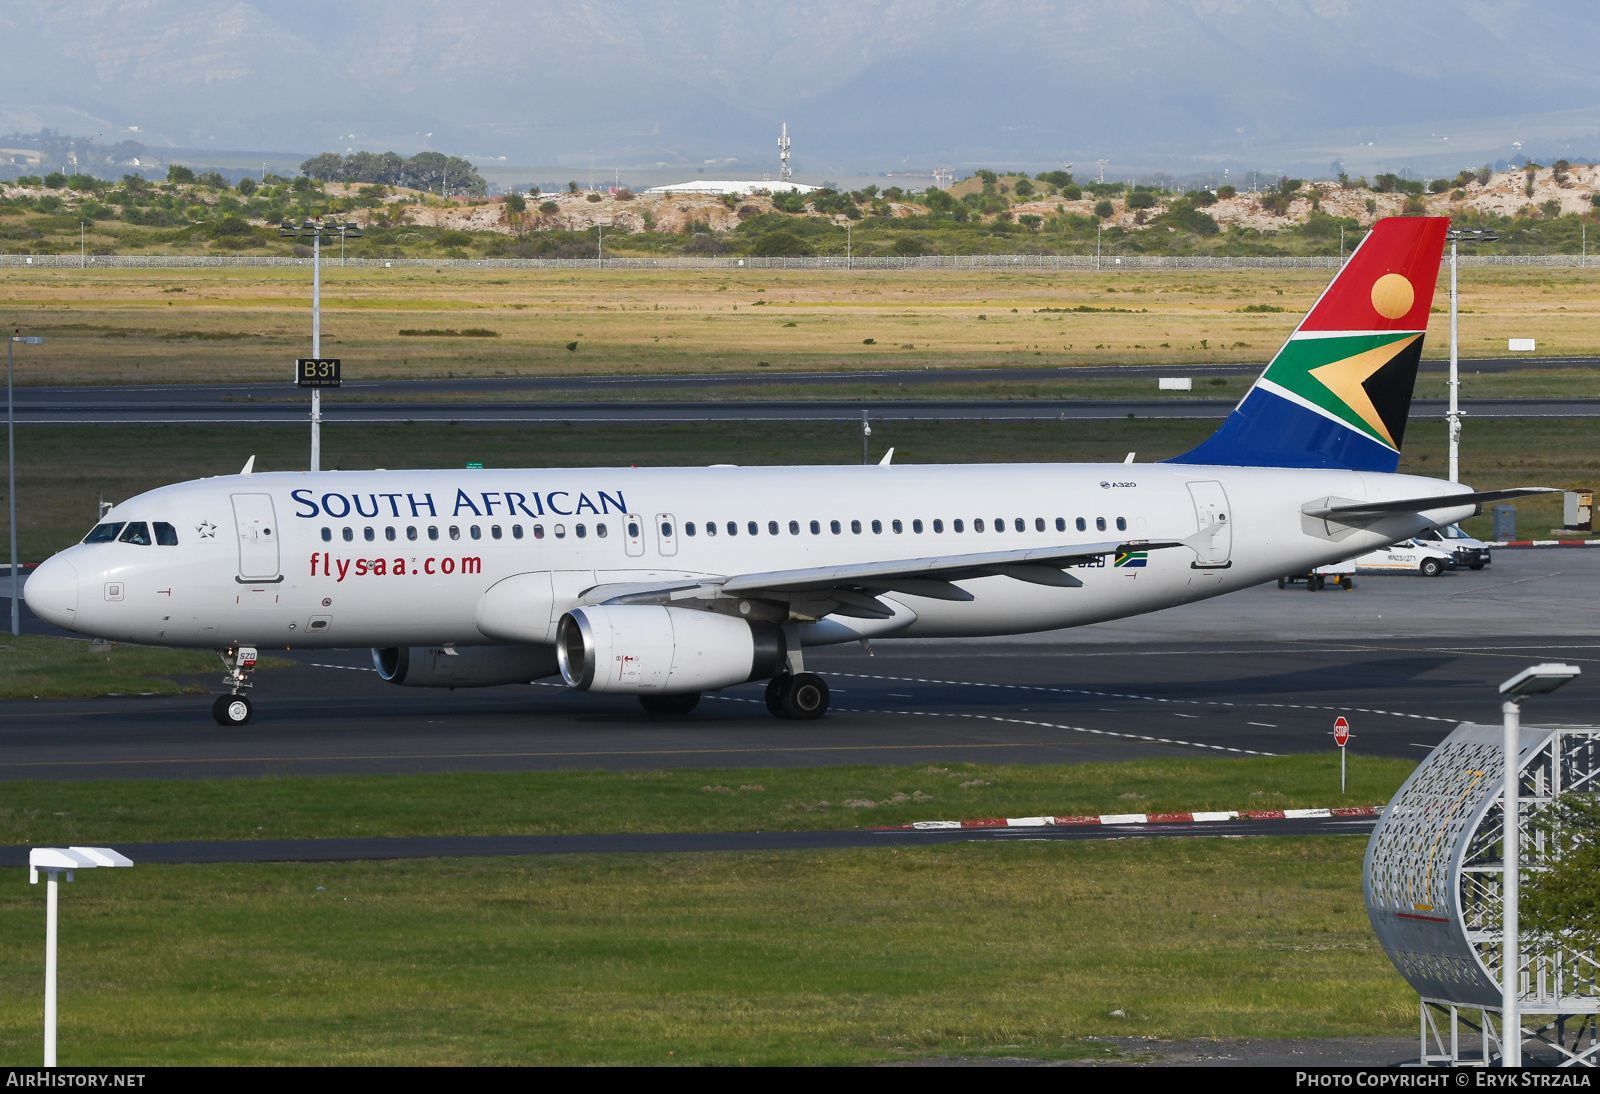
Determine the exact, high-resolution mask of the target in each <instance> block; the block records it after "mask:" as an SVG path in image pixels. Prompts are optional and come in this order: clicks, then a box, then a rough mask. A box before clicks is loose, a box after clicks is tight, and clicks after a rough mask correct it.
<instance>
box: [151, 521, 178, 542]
mask: <svg viewBox="0 0 1600 1094" xmlns="http://www.w3.org/2000/svg"><path fill="white" fill-rule="evenodd" d="M155 529H156V546H158V547H176V546H177V545H178V530H177V529H176V528H174V527H173V526H172V525H170V524H168V523H167V522H166V521H164V520H158V521H156V522H155Z"/></svg>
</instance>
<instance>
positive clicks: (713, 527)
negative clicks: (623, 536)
mask: <svg viewBox="0 0 1600 1094" xmlns="http://www.w3.org/2000/svg"><path fill="white" fill-rule="evenodd" d="M628 528H629V529H630V531H629V532H628V534H629V535H630V536H636V535H638V533H637V532H634V531H631V529H632V528H633V525H631V524H630V525H628ZM716 534H717V522H716V521H714V520H708V521H706V535H708V536H714V535H716Z"/></svg>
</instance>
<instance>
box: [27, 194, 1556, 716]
mask: <svg viewBox="0 0 1600 1094" xmlns="http://www.w3.org/2000/svg"><path fill="white" fill-rule="evenodd" d="M1447 226H1448V221H1447V220H1445V219H1442V218H1404V219H1402V218H1395V219H1389V220H1382V221H1379V222H1378V224H1377V225H1376V226H1375V227H1374V229H1373V231H1372V232H1371V233H1370V234H1369V235H1368V236H1367V238H1366V239H1365V241H1363V242H1362V244H1361V246H1360V247H1359V248H1358V249H1357V251H1356V252H1355V254H1353V255H1352V256H1351V258H1350V261H1349V262H1348V263H1347V264H1346V265H1345V267H1344V268H1343V270H1342V271H1341V272H1340V273H1339V274H1338V276H1337V277H1336V278H1335V279H1334V281H1333V283H1332V284H1331V285H1330V286H1329V287H1328V289H1327V290H1326V291H1325V292H1324V293H1323V294H1322V296H1321V298H1320V299H1318V301H1317V303H1316V304H1315V306H1313V308H1312V309H1311V312H1310V314H1308V315H1307V316H1306V317H1305V319H1304V320H1303V321H1302V322H1301V323H1300V326H1299V327H1298V328H1297V329H1296V330H1295V332H1294V333H1293V334H1292V335H1291V336H1290V337H1289V340H1288V342H1287V343H1286V344H1285V345H1284V346H1283V348H1282V349H1281V350H1279V351H1278V354H1277V356H1276V357H1274V358H1273V360H1272V363H1271V364H1270V365H1269V366H1268V367H1267V370H1266V372H1265V373H1263V374H1262V376H1261V378H1260V379H1258V380H1257V381H1256V383H1255V385H1254V386H1253V387H1252V388H1251V389H1250V391H1249V392H1248V393H1247V394H1246V395H1245V397H1244V399H1243V400H1242V401H1241V402H1240V403H1239V405H1238V406H1237V407H1236V408H1235V409H1234V410H1233V412H1232V413H1231V414H1230V415H1229V417H1228V419H1227V420H1226V421H1225V422H1224V423H1223V425H1222V427H1221V428H1220V429H1218V430H1217V432H1216V433H1215V434H1214V435H1213V436H1212V437H1210V438H1209V439H1208V440H1206V441H1205V442H1204V443H1202V444H1201V445H1200V446H1199V447H1198V448H1195V449H1194V450H1193V451H1191V452H1188V453H1186V454H1185V455H1182V456H1179V457H1177V458H1175V459H1172V460H1168V461H1166V462H1163V463H1153V464H1132V463H1127V464H1023V465H1016V464H1013V465H1006V464H979V465H967V466H921V467H917V466H906V467H894V466H889V465H888V463H887V460H886V461H885V463H884V464H883V465H879V466H863V467H853V466H840V467H757V468H740V467H704V468H662V469H633V468H585V469H573V468H550V469H531V470H472V471H330V472H300V473H289V472H279V473H270V474H269V473H262V474H251V473H249V472H250V467H249V465H247V467H246V470H245V473H242V474H240V475H234V476H224V477H219V478H210V479H201V480H198V481H194V482H186V483H180V484H178V485H176V486H167V487H163V488H161V489H158V490H152V491H150V492H149V493H146V494H140V495H139V496H138V497H135V498H131V499H129V500H128V501H125V502H123V503H122V504H120V505H118V506H116V507H115V508H114V509H112V510H111V511H110V512H108V513H107V514H106V516H105V518H104V522H103V523H101V524H98V525H96V526H95V528H94V529H93V530H92V531H91V532H90V533H89V534H88V535H87V536H85V537H84V540H83V542H82V543H79V544H77V545H76V546H73V547H70V548H68V549H67V550H65V551H62V552H61V553H60V554H57V555H55V556H54V557H52V558H51V559H49V560H48V561H46V562H45V563H44V564H43V565H41V566H40V567H39V568H38V569H37V571H35V573H34V574H33V576H32V577H31V578H29V580H28V583H27V587H26V588H27V591H26V598H27V603H28V606H29V607H30V608H32V609H33V611H34V612H36V613H37V614H38V615H39V616H41V617H42V618H44V619H46V620H49V621H50V622H51V623H54V624H56V625H57V626H59V627H63V628H65V629H67V630H71V631H76V632H78V633H80V634H88V635H95V636H98V637H101V638H108V639H115V640H120V641H128V642H142V643H148V644H153V645H166V646H190V647H211V648H216V649H218V650H221V651H223V656H224V659H225V661H226V662H227V665H228V670H229V671H228V674H227V676H226V677H225V682H226V686H227V689H228V693H227V694H225V695H222V696H220V697H219V698H218V699H217V701H216V705H215V708H214V711H213V713H214V715H215V717H216V719H217V721H218V722H219V723H221V724H223V725H241V724H243V723H245V722H248V721H249V720H250V717H251V713H252V706H251V702H250V699H249V698H248V696H247V694H246V689H248V688H249V687H250V686H251V681H250V672H251V669H252V668H253V667H254V665H255V660H256V650H257V648H259V647H263V646H267V647H272V646H281V647H295V648H335V647H346V648H348V647H372V657H373V661H374V663H375V664H376V666H377V668H378V671H379V672H380V673H381V674H382V675H383V678H384V679H385V680H388V681H391V682H393V683H395V684H402V685H407V686H418V687H450V688H456V687H484V686H490V685H496V684H509V683H518V682H528V681H531V680H535V679H538V678H541V677H547V676H554V675H556V674H557V673H559V674H560V675H561V677H562V679H563V680H565V681H566V683H567V684H568V685H570V686H571V687H573V688H576V689H578V690H579V691H587V692H597V693H609V694H627V695H636V696H638V697H639V700H640V702H641V703H642V704H643V705H644V708H645V709H646V710H647V711H652V712H658V713H670V712H687V711H689V710H690V709H692V708H693V707H694V705H695V703H696V702H698V700H699V698H700V694H701V692H703V691H706V690H714V689H717V688H725V687H729V686H731V685H735V684H742V683H745V682H746V681H752V680H770V681H771V682H770V683H769V684H768V685H767V691H766V696H767V706H768V707H769V708H770V709H771V711H772V713H773V714H775V715H777V716H778V717H781V718H817V717H820V716H821V715H822V714H823V713H824V712H825V711H826V710H827V708H828V687H827V684H826V683H824V682H823V680H822V679H821V678H820V677H819V676H817V675H816V674H814V673H809V672H806V671H805V662H804V650H805V648H806V647H811V646H822V645H828V644H832V643H840V642H851V641H857V640H862V639H872V638H889V637H957V636H959V637H969V638H982V637H984V636H986V635H1000V634H1018V633H1025V632H1030V631H1044V630H1051V629H1054V628H1058V627H1071V626H1079V625H1082V624H1085V623H1094V622H1098V621H1101V620H1106V619H1115V618H1119V617H1123V616H1130V615H1137V614H1139V613H1142V612H1149V611H1155V610H1157V609H1160V608H1166V607H1171V606H1172V605H1175V604H1184V603H1188V602H1191V601H1196V600H1203V599H1205V598H1207V597H1213V596H1218V595H1220V594H1222V593H1226V592H1231V591H1233V590H1236V589H1243V588H1247V587H1249V586H1251V585H1256V584H1259V583H1261V582H1263V581H1267V580H1270V579H1273V578H1276V577H1278V576H1280V575H1282V574H1285V573H1302V572H1306V571H1309V570H1310V569H1312V568H1313V567H1316V566H1319V565H1322V564H1325V563H1331V562H1338V561H1340V560H1342V559H1346V558H1350V557H1352V556H1354V555H1358V554H1361V553H1363V552H1366V551H1369V550H1372V549H1374V548H1376V547H1379V546H1382V545H1385V544H1389V543H1392V542H1395V541H1397V540H1401V539H1405V538H1407V537H1409V536H1412V535H1414V534H1416V533H1417V532H1420V531H1422V530H1424V529H1426V528H1429V527H1432V526H1434V525H1444V524H1452V523H1455V522H1457V521H1460V520H1463V519H1465V518H1466V517H1469V516H1471V515H1473V514H1474V513H1476V512H1478V511H1479V507H1480V506H1481V505H1482V504H1483V503H1485V502H1488V501H1493V500H1500V499H1502V498H1509V497H1517V496H1522V495H1525V494H1532V493H1538V492H1541V491H1539V490H1536V489H1521V490H1496V491H1488V492H1479V493H1475V492H1473V491H1472V490H1471V489H1470V488H1469V487H1466V486H1462V485H1458V484H1455V483H1449V482H1442V481H1439V480H1435V479H1425V478H1416V477H1412V476H1407V475H1397V474H1395V473H1394V471H1395V468H1396V467H1397V466H1398V463H1399V456H1400V445H1401V442H1402V440H1403V439H1404V434H1405V426H1406V418H1407V415H1408V413H1409V411H1410V406H1411V392H1412V387H1413V382H1414V380H1415V378H1416V371H1417V363H1418V361H1419V360H1420V358H1421V354H1422V340H1423V332H1424V330H1425V328H1426V326H1427V321H1428V310H1429V306H1430V304H1431V303H1432V300H1433V291H1434V282H1435V279H1436V278H1437V276H1438V272H1439V259H1440V254H1441V251H1442V249H1443V246H1444V238H1445V230H1446V228H1447ZM251 462H252V464H253V462H254V460H253V458H252V461H251Z"/></svg>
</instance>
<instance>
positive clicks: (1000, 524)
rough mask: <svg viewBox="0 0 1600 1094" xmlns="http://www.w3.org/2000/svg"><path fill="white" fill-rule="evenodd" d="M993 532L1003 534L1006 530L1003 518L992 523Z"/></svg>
mask: <svg viewBox="0 0 1600 1094" xmlns="http://www.w3.org/2000/svg"><path fill="white" fill-rule="evenodd" d="M994 530H995V531H996V532H1004V531H1005V530H1006V518H1005V517H1000V518H999V519H997V520H996V521H995V522H994Z"/></svg>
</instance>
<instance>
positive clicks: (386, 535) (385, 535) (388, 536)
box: [383, 528, 394, 543]
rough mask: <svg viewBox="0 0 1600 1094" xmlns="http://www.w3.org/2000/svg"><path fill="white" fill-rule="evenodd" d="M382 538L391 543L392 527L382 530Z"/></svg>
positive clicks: (392, 540)
mask: <svg viewBox="0 0 1600 1094" xmlns="http://www.w3.org/2000/svg"><path fill="white" fill-rule="evenodd" d="M383 538H384V539H386V540H388V541H389V542H390V543H393V542H394V529H393V528H385V529H384V530H383Z"/></svg>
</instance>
